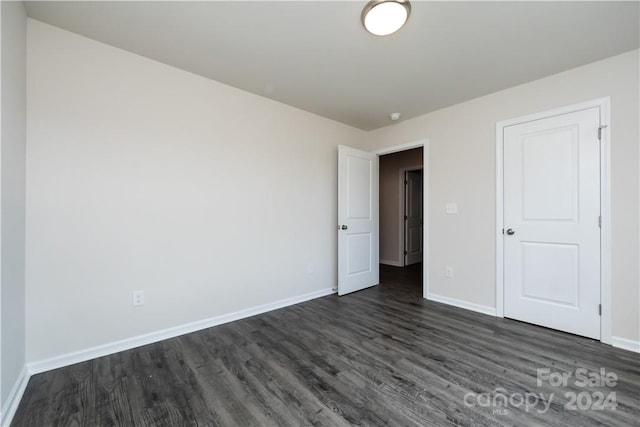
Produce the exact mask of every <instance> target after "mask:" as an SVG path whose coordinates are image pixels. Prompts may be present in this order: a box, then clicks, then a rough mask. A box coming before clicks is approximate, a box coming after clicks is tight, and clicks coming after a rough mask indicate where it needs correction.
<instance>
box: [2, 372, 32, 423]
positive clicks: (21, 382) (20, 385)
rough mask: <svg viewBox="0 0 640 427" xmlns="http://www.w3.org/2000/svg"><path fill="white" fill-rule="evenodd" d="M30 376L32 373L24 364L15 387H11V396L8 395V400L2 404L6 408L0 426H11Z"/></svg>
mask: <svg viewBox="0 0 640 427" xmlns="http://www.w3.org/2000/svg"><path fill="white" fill-rule="evenodd" d="M29 378H31V375H30V374H29V371H28V369H27V367H26V366H23V368H22V371H20V375H18V378H17V379H16V382H15V383H14V384H13V388H11V392H9V396H7V401H6V402H4V405H2V409H4V410H3V411H2V415H1V418H0V426H2V427H9V425H11V421H12V420H13V416H14V415H15V414H16V411H17V410H18V405H19V404H20V400H22V395H23V394H24V391H25V390H26V388H27V384H28V383H29Z"/></svg>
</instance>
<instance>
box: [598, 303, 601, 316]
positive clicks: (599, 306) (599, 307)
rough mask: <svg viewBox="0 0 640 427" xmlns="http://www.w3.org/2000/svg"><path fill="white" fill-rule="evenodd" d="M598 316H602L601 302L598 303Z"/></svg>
mask: <svg viewBox="0 0 640 427" xmlns="http://www.w3.org/2000/svg"><path fill="white" fill-rule="evenodd" d="M598 316H602V304H598Z"/></svg>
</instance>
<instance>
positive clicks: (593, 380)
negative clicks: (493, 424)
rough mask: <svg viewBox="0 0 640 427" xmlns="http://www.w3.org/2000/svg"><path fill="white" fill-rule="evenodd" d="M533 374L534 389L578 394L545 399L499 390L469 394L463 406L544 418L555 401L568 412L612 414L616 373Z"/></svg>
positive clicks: (580, 370)
mask: <svg viewBox="0 0 640 427" xmlns="http://www.w3.org/2000/svg"><path fill="white" fill-rule="evenodd" d="M536 373H537V375H536V386H537V387H547V388H548V387H549V386H550V387H554V388H556V387H562V388H563V389H567V388H570V389H573V390H575V389H578V391H573V390H572V391H566V392H564V393H562V394H560V393H558V394H557V395H556V393H550V394H548V395H546V394H545V393H540V392H531V391H527V392H525V393H520V392H515V393H509V392H508V391H507V390H506V389H504V388H502V387H498V388H496V389H495V390H493V392H485V393H474V392H469V393H467V394H465V395H464V404H465V406H468V407H482V408H487V409H491V412H492V414H493V415H507V414H508V413H509V408H522V409H524V411H526V412H531V411H536V412H537V413H540V414H544V413H546V412H547V411H548V410H549V407H550V406H551V403H552V402H553V401H554V400H555V399H557V400H558V403H560V404H563V405H564V409H565V410H567V411H604V410H615V409H616V407H617V406H618V404H617V401H616V392H615V391H610V390H608V389H611V388H614V387H616V385H617V384H618V375H617V374H616V373H615V372H611V371H606V369H605V368H601V369H600V370H598V371H590V370H588V369H586V368H578V369H576V370H575V371H573V372H566V371H551V369H549V368H538V369H537V372H536Z"/></svg>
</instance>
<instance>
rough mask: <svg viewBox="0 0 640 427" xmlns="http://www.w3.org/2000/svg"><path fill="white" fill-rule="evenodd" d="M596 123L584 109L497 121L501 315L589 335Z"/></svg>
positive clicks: (594, 266) (596, 205)
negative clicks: (500, 125) (500, 135)
mask: <svg viewBox="0 0 640 427" xmlns="http://www.w3.org/2000/svg"><path fill="white" fill-rule="evenodd" d="M599 126H600V110H599V108H592V109H588V110H583V111H577V112H573V113H568V114H563V115H559V116H555V117H550V118H546V119H542V120H535V121H531V122H527V123H522V124H518V125H513V126H508V127H505V128H504V184H503V188H504V227H505V230H507V231H508V232H507V233H505V234H504V278H505V279H504V280H505V282H504V283H505V288H504V308H505V311H504V314H505V317H511V318H513V319H518V320H523V321H526V322H530V323H534V324H537V325H542V326H547V327H550V328H554V329H559V330H563V331H566V332H571V333H574V334H578V335H584V336H587V337H591V338H596V339H599V338H600V316H599V304H600V228H599V216H600V144H599V140H598V136H597V135H598V127H599ZM509 230H511V231H513V234H509V233H510V231H509Z"/></svg>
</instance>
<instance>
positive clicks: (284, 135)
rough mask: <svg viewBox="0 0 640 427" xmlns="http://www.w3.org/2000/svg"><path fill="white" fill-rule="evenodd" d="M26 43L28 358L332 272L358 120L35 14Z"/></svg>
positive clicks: (242, 301) (170, 322)
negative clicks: (251, 89)
mask: <svg viewBox="0 0 640 427" xmlns="http://www.w3.org/2000/svg"><path fill="white" fill-rule="evenodd" d="M27 46H28V49H27V50H28V70H27V85H28V91H27V101H28V102H27V105H28V114H27V117H28V124H27V128H28V145H27V360H28V361H29V362H33V361H38V360H42V359H46V358H50V357H54V356H58V355H62V354H65V353H69V352H72V351H76V350H82V349H86V348H88V347H91V346H96V345H100V344H105V343H109V342H112V341H115V340H119V339H124V338H128V337H134V336H137V335H140V334H145V333H149V332H154V331H157V330H161V329H164V328H168V327H172V326H176V325H181V324H184V323H187V322H192V321H197V320H201V319H206V318H209V317H213V316H217V315H221V314H225V313H229V312H234V311H236V310H240V309H245V308H249V307H253V306H256V305H259V304H264V303H268V302H273V301H276V300H280V299H284V298H289V297H294V296H298V295H302V294H306V293H309V292H313V291H318V290H323V289H327V288H331V287H335V286H336V277H337V262H336V256H335V254H336V250H337V249H336V248H337V233H336V230H335V226H336V224H337V205H336V203H337V202H336V199H337V178H336V176H337V145H338V144H346V145H351V146H356V147H358V146H362V144H363V142H364V136H365V133H364V132H361V131H359V130H356V129H354V128H350V127H348V126H345V125H342V124H339V123H337V122H333V121H330V120H327V119H324V118H321V117H318V116H315V115H312V114H310V113H307V112H304V111H301V110H297V109H295V108H292V107H288V106H285V105H283V104H280V103H277V102H274V101H271V100H268V99H266V98H261V97H258V96H255V95H252V94H249V93H247V92H243V91H240V90H238V89H235V88H231V87H229V86H225V85H223V84H220V83H217V82H214V81H211V80H207V79H205V78H202V77H199V76H196V75H193V74H190V73H187V72H185V71H181V70H178V69H175V68H172V67H169V66H166V65H163V64H160V63H157V62H154V61H152V60H149V59H146V58H143V57H140V56H137V55H134V54H131V53H129V52H126V51H123V50H119V49H116V48H113V47H110V46H107V45H104V44H101V43H98V42H95V41H92V40H90V39H86V38H83V37H80V36H77V35H74V34H72V33H69V32H66V31H63V30H60V29H57V28H55V27H52V26H49V25H46V24H43V23H41V22H38V21H34V20H29V23H28V44H27ZM309 264H313V269H312V270H313V272H311V273H310V272H309V268H308V267H309ZM135 289H142V290H144V291H145V298H146V304H145V305H144V306H142V307H137V308H134V307H132V304H131V292H132V291H133V290H135Z"/></svg>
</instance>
